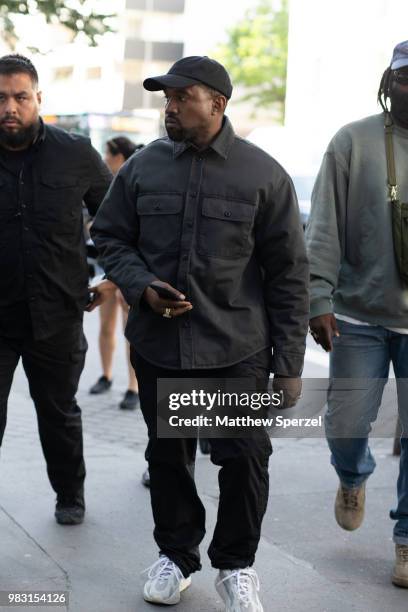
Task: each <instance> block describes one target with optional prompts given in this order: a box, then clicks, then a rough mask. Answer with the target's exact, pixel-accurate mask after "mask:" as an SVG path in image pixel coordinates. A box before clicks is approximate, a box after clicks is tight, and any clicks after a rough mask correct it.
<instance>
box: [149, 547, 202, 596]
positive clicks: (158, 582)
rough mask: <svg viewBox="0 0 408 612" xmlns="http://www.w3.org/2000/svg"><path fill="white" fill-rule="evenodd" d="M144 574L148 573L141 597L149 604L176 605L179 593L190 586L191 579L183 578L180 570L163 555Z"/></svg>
mask: <svg viewBox="0 0 408 612" xmlns="http://www.w3.org/2000/svg"><path fill="white" fill-rule="evenodd" d="M145 572H148V574H147V578H148V579H147V582H146V584H145V585H144V589H143V597H144V599H145V601H149V602H150V603H157V604H167V605H169V606H171V605H173V604H177V603H179V601H180V593H181V592H182V591H184V589H186V588H187V587H189V586H190V584H191V578H190V577H188V578H184V576H183V574H182V572H181V570H180V568H179V567H178V566H177V565H176V564H175V563H173V561H170V559H169V558H168V557H166V556H165V555H160V557H159V559H158V560H157V561H156V562H155V563H153V565H151V566H150V567H148V568H147V569H145V570H144V572H143V573H145Z"/></svg>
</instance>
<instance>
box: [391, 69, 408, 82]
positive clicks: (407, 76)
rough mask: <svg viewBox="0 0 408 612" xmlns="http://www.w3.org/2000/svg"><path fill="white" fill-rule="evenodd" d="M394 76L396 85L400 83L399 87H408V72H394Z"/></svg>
mask: <svg viewBox="0 0 408 612" xmlns="http://www.w3.org/2000/svg"><path fill="white" fill-rule="evenodd" d="M392 76H393V79H394V81H396V83H398V84H399V85H408V72H406V71H404V72H403V71H402V70H401V71H400V70H394V71H393V75H392Z"/></svg>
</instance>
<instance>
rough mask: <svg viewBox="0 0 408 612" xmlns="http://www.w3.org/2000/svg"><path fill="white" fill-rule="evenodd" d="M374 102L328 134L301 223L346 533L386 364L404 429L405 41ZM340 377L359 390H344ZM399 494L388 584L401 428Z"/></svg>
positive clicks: (406, 480)
mask: <svg viewBox="0 0 408 612" xmlns="http://www.w3.org/2000/svg"><path fill="white" fill-rule="evenodd" d="M378 101H379V103H380V105H381V108H382V112H381V113H380V114H377V115H374V116H370V117H366V118H365V119H362V120H360V121H356V122H354V123H351V124H349V125H346V126H344V127H343V128H341V129H340V130H339V132H338V133H337V134H336V135H335V136H334V138H333V139H332V141H331V142H330V144H329V147H328V149H327V151H326V153H325V156H324V159H323V162H322V166H321V169H320V172H319V174H318V177H317V180H316V184H315V188H314V191H313V195H312V209H311V216H310V219H309V223H308V227H307V230H306V239H307V246H308V254H309V260H310V273H311V314H310V330H311V334H312V336H313V338H314V340H315V341H316V343H317V344H320V345H321V346H322V347H323V348H324V349H325V350H326V351H329V352H330V384H329V390H328V410H327V414H326V418H325V425H326V436H327V440H328V445H329V448H330V451H331V463H332V465H333V466H334V468H335V470H336V472H337V475H338V477H339V481H340V482H339V488H338V491H337V496H336V501H335V518H336V521H337V523H338V524H339V526H340V527H342V528H343V529H346V530H348V531H352V530H354V529H357V528H358V527H359V526H360V525H361V523H362V521H363V518H364V505H365V485H366V481H367V478H368V477H369V476H370V475H371V474H372V472H373V471H374V468H375V460H374V458H373V455H372V453H371V451H370V448H369V446H368V434H369V432H370V430H371V423H372V422H374V421H375V420H376V417H377V413H378V409H379V406H380V404H381V399H382V394H383V390H384V386H385V384H386V382H387V379H388V373H389V367H390V363H392V365H393V367H394V372H395V377H396V383H397V391H398V409H399V418H400V422H401V425H402V429H403V431H404V430H405V431H406V429H407V427H408V204H406V203H407V202H408V173H407V164H408V41H404V42H402V43H400V44H398V45H397V46H396V47H395V49H394V52H393V56H392V60H391V64H390V66H389V67H388V68H387V70H386V71H385V72H384V75H383V77H382V80H381V84H380V89H379V93H378ZM344 379H348V381H347V384H346V387H348V388H349V389H350V388H352V387H356V389H353V391H349V392H348V394H346V393H345V391H344V389H345V385H344ZM350 379H358V380H359V382H360V383H362V384H355V383H351V381H350ZM342 383H343V384H342ZM397 492H398V503H397V507H396V509H395V510H393V511H391V514H390V516H391V518H392V519H394V520H395V521H396V523H395V526H394V537H393V539H394V542H395V548H396V562H395V566H394V571H393V575H392V582H393V583H394V584H396V585H398V586H401V587H405V588H408V438H406V437H404V434H403V437H402V439H401V460H400V473H399V478H398V483H397Z"/></svg>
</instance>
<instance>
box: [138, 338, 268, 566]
mask: <svg viewBox="0 0 408 612" xmlns="http://www.w3.org/2000/svg"><path fill="white" fill-rule="evenodd" d="M131 361H132V364H133V367H134V368H135V371H136V375H137V379H138V382H139V394H140V405H141V409H142V412H143V417H144V419H145V421H146V424H147V428H148V434H149V442H148V445H147V449H146V460H147V461H148V464H149V471H150V494H151V503H152V510H153V519H154V524H155V528H154V537H155V540H156V542H157V544H158V546H159V549H160V552H161V553H162V554H165V555H167V557H169V559H171V560H172V561H173V562H174V563H176V565H178V567H179V568H180V569H181V571H182V572H183V574H184V576H188V575H189V574H191V573H192V572H194V571H197V570H199V569H200V568H201V565H200V554H199V550H198V546H199V544H200V542H201V540H202V539H203V537H204V534H205V509H204V506H203V504H202V502H201V500H200V498H199V496H198V493H197V489H196V485H195V482H194V461H195V454H196V448H197V440H196V439H187V438H182V439H180V438H179V439H169V438H157V426H156V424H157V379H158V378H195V379H196V378H204V377H205V378H241V377H242V378H251V379H256V381H257V382H256V385H257V386H256V387H255V386H254V389H255V388H257V389H258V390H261V389H263V390H265V391H266V389H267V385H268V380H269V373H270V365H271V350H270V349H268V350H266V351H262V352H260V353H258V354H256V355H253V356H252V357H249V358H248V359H246V360H245V361H243V362H240V363H238V364H236V365H233V366H229V367H226V368H218V369H211V370H168V369H164V368H160V367H157V366H155V365H153V364H151V363H149V362H147V361H146V360H145V359H143V358H142V357H141V356H140V355H139V354H138V353H137V352H136V351H135V350H134V348H133V347H131ZM210 444H211V461H212V462H213V463H214V464H215V465H219V466H221V470H220V472H219V477H218V480H219V489H220V498H219V505H218V516H217V523H216V527H215V530H214V535H213V539H212V542H211V544H210V547H209V549H208V554H209V557H210V560H211V563H212V566H213V567H215V568H218V569H235V568H243V567H247V566H250V565H252V564H253V562H254V559H255V553H256V550H257V547H258V543H259V539H260V535H261V523H262V519H263V516H264V514H265V510H266V506H267V501H268V489H269V475H268V461H269V456H270V454H271V452H272V447H271V443H270V439H269V436H268V435H267V434H266V432H262V434H261V436H258V437H257V438H256V440H254V439H251V438H238V439H237V438H211V440H210Z"/></svg>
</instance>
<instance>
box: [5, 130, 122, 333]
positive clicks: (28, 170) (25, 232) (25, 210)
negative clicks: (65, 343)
mask: <svg viewBox="0 0 408 612" xmlns="http://www.w3.org/2000/svg"><path fill="white" fill-rule="evenodd" d="M110 181H111V174H110V172H109V170H108V169H107V167H106V166H105V164H104V163H103V161H102V159H101V157H100V156H99V154H98V153H97V152H96V151H95V149H93V148H92V146H91V143H90V141H89V139H87V138H84V137H82V136H77V135H72V134H68V133H67V132H64V131H63V130H60V129H58V128H55V127H53V126H48V125H44V124H43V123H42V122H41V129H40V134H39V137H38V138H37V141H36V143H35V144H34V145H33V146H32V147H30V149H28V150H27V151H26V154H24V153H21V157H20V155H17V156H16V155H14V154H13V152H11V153H9V152H8V151H6V150H5V149H1V151H0V195H1V197H0V335H9V334H11V335H12V334H13V332H14V331H15V330H17V328H18V326H19V325H22V326H26V323H27V322H26V321H21V320H20V317H21V318H23V319H24V317H25V316H27V318H29V319H31V323H32V330H33V334H34V338H35V339H43V338H46V337H48V336H51V335H53V334H54V333H56V332H57V331H58V330H59V329H60V328H61V325H63V324H65V323H67V324H69V323H72V322H74V321H80V320H82V316H83V310H84V307H85V305H86V302H87V284H88V269H87V263H86V251H85V244H84V238H83V222H82V208H83V202H85V204H86V206H87V207H88V209H89V211H90V212H91V214H93V215H94V214H95V213H96V211H97V208H98V206H99V204H100V203H101V201H102V199H103V197H104V195H105V194H106V191H107V189H108V187H109V184H110Z"/></svg>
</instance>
